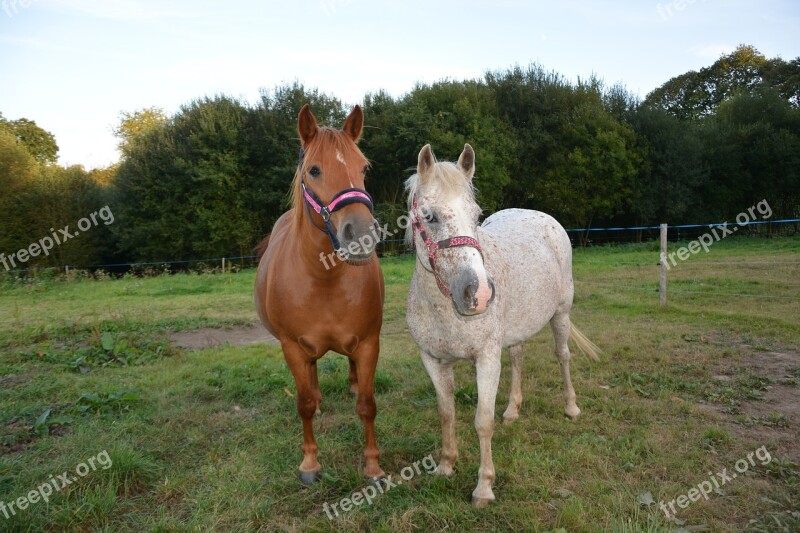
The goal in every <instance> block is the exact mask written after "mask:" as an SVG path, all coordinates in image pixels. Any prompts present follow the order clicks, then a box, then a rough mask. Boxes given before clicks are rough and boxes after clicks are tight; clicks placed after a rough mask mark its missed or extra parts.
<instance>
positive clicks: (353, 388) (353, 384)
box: [347, 359, 358, 394]
mask: <svg viewBox="0 0 800 533" xmlns="http://www.w3.org/2000/svg"><path fill="white" fill-rule="evenodd" d="M347 381H349V382H350V394H358V373H357V372H356V363H355V361H353V360H352V359H350V373H349V374H348V376H347Z"/></svg>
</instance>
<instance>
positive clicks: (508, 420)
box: [503, 411, 519, 424]
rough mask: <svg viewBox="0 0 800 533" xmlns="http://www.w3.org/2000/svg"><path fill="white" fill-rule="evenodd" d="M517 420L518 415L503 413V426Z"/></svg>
mask: <svg viewBox="0 0 800 533" xmlns="http://www.w3.org/2000/svg"><path fill="white" fill-rule="evenodd" d="M517 418H519V413H509V412H508V411H506V412H505V413H503V423H504V424H510V423H511V422H513V421H514V420H516V419H517Z"/></svg>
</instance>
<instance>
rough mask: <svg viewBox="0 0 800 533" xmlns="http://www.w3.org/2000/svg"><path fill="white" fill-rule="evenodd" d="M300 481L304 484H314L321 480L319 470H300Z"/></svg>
mask: <svg viewBox="0 0 800 533" xmlns="http://www.w3.org/2000/svg"><path fill="white" fill-rule="evenodd" d="M300 481H301V482H302V483H303V485H313V484H314V483H316V482H317V481H319V472H318V471H317V472H300Z"/></svg>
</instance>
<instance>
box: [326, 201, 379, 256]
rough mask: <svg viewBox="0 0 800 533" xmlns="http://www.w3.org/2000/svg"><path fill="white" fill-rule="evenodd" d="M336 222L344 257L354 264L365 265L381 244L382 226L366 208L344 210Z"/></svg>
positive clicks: (337, 235) (357, 207)
mask: <svg viewBox="0 0 800 533" xmlns="http://www.w3.org/2000/svg"><path fill="white" fill-rule="evenodd" d="M336 218H339V220H338V221H336V227H337V232H336V237H337V238H338V239H339V245H340V247H341V250H342V255H344V256H345V258H346V259H347V261H348V262H350V263H352V264H364V263H366V262H368V261H370V260H371V259H372V256H373V253H374V252H375V248H376V247H377V246H378V242H380V239H381V234H380V225H379V224H378V221H377V220H375V219H374V218H373V217H372V213H370V212H369V210H368V209H367V208H366V207H364V206H355V205H354V206H351V207H350V209H344V210H342V211H341V212H340V216H339V217H336Z"/></svg>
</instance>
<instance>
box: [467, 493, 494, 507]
mask: <svg viewBox="0 0 800 533" xmlns="http://www.w3.org/2000/svg"><path fill="white" fill-rule="evenodd" d="M493 501H494V499H489V498H476V497H475V496H473V497H472V506H473V507H475V508H476V509H483V508H484V507H488V506H489V504H490V503H492V502H493Z"/></svg>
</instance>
